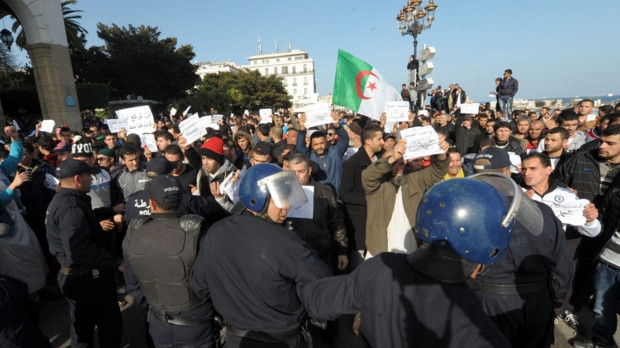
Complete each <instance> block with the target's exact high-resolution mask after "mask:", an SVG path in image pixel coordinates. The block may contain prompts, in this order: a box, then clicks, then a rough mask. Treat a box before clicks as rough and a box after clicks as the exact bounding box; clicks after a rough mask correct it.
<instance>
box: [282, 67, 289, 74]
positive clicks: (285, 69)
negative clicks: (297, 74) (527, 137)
mask: <svg viewBox="0 0 620 348" xmlns="http://www.w3.org/2000/svg"><path fill="white" fill-rule="evenodd" d="M282 74H288V66H283V67H282Z"/></svg>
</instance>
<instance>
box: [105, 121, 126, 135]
mask: <svg viewBox="0 0 620 348" xmlns="http://www.w3.org/2000/svg"><path fill="white" fill-rule="evenodd" d="M127 127H128V125H127V120H119V119H116V118H110V119H108V128H109V129H110V133H118V132H120V130H121V129H125V130H126V129H127Z"/></svg>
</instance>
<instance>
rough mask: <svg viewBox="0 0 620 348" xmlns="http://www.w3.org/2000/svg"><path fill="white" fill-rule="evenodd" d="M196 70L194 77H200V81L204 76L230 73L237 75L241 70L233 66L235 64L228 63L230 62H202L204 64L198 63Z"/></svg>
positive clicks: (235, 65)
mask: <svg viewBox="0 0 620 348" xmlns="http://www.w3.org/2000/svg"><path fill="white" fill-rule="evenodd" d="M197 65H198V69H196V75H198V76H200V79H201V80H202V79H203V78H204V77H205V75H207V74H217V73H220V72H232V73H235V74H236V73H238V72H239V70H241V68H239V67H238V66H237V64H235V62H230V61H226V62H216V63H214V62H210V61H209V62H204V63H198V64H197Z"/></svg>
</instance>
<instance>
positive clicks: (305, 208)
mask: <svg viewBox="0 0 620 348" xmlns="http://www.w3.org/2000/svg"><path fill="white" fill-rule="evenodd" d="M307 112H308V111H306V113H307ZM301 188H303V189H304V193H305V194H306V198H307V199H308V201H307V202H306V203H305V204H304V205H302V206H301V207H298V208H291V210H289V211H288V214H286V216H287V217H291V218H300V219H312V218H313V217H314V186H302V187H301Z"/></svg>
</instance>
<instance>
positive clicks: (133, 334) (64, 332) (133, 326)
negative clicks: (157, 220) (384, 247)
mask: <svg viewBox="0 0 620 348" xmlns="http://www.w3.org/2000/svg"><path fill="white" fill-rule="evenodd" d="M126 300H127V305H126V306H125V307H123V309H122V314H123V340H122V347H123V348H128V347H131V348H138V347H139V348H143V347H144V326H143V321H142V320H143V319H142V315H141V309H140V307H139V306H137V305H136V304H134V302H133V299H132V298H131V296H127V297H126ZM579 314H580V318H581V320H582V321H583V324H584V325H585V326H586V328H587V329H588V332H589V329H590V326H591V323H592V311H590V310H584V311H582V313H579ZM40 316H41V319H40V325H41V330H42V331H43V334H44V335H46V336H47V337H49V339H50V342H51V343H52V346H53V347H55V348H64V347H70V339H69V305H68V304H67V302H66V300H65V299H64V297H61V298H59V299H56V300H48V301H45V302H44V303H43V304H42V307H41V310H40ZM619 322H620V321H619ZM574 336H575V332H574V331H573V330H571V329H570V328H569V327H568V326H566V324H564V323H563V322H560V323H558V324H557V325H556V330H555V342H556V343H555V345H553V348H568V347H572V342H573V339H574ZM615 338H616V342H620V327H619V329H618V330H617V331H616V335H615ZM96 346H98V345H96Z"/></svg>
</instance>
